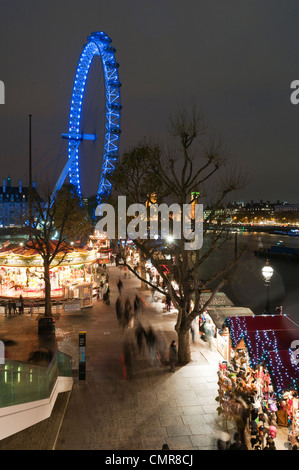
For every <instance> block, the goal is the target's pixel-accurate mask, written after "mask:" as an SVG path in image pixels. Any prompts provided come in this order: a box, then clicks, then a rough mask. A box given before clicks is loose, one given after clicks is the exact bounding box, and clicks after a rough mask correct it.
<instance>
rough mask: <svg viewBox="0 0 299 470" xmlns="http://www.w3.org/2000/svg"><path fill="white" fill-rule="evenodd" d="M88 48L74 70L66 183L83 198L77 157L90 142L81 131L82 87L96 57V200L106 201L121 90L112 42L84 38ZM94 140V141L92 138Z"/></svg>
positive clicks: (99, 36) (105, 38) (114, 159)
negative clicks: (100, 125) (99, 77)
mask: <svg viewBox="0 0 299 470" xmlns="http://www.w3.org/2000/svg"><path fill="white" fill-rule="evenodd" d="M87 41H88V42H87V44H85V45H84V46H83V51H82V54H81V56H80V59H79V63H78V66H77V71H76V76H75V81H74V86H73V93H72V101H71V108H70V118H69V132H68V135H67V138H68V158H72V163H71V165H70V168H69V182H70V184H72V185H74V186H75V187H76V189H77V192H78V195H79V196H80V197H82V191H81V182H80V170H79V155H80V142H81V141H82V140H85V139H90V140H92V139H93V137H95V136H92V135H87V134H83V133H82V131H81V130H80V124H81V113H82V103H83V100H84V94H85V84H86V80H87V76H88V72H89V67H90V65H91V63H92V60H93V58H94V57H95V56H99V57H100V59H101V61H102V66H103V72H104V82H105V137H104V149H103V160H102V168H101V171H100V179H99V184H98V189H97V200H98V202H99V203H100V202H102V201H104V200H107V198H108V197H109V195H110V193H111V189H112V182H111V177H112V175H113V173H114V170H115V167H116V163H117V159H118V156H119V137H120V133H121V129H120V112H121V108H122V106H121V103H120V86H121V83H120V82H119V77H118V66H119V64H118V63H117V62H116V61H115V56H114V54H115V52H116V50H115V48H114V47H112V46H111V42H112V40H111V39H110V38H109V37H108V36H107V34H105V33H104V32H95V33H92V34H91V35H90V36H89V37H88V38H87ZM95 138H96V137H95Z"/></svg>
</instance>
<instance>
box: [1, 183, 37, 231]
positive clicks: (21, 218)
mask: <svg viewBox="0 0 299 470" xmlns="http://www.w3.org/2000/svg"><path fill="white" fill-rule="evenodd" d="M33 187H36V183H33ZM28 214H29V188H28V187H23V185H22V180H19V185H18V186H12V181H11V178H10V176H8V178H7V180H6V179H3V186H2V187H1V186H0V227H21V226H22V225H25V223H26V221H27V220H28Z"/></svg>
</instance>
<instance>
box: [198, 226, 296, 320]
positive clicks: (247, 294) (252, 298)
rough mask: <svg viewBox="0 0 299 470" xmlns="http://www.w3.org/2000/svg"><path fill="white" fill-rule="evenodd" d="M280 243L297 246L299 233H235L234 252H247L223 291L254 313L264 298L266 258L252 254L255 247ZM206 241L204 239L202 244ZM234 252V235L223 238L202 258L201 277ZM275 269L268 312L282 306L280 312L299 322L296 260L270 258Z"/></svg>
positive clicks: (221, 263) (262, 303)
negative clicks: (204, 260) (206, 258)
mask: <svg viewBox="0 0 299 470" xmlns="http://www.w3.org/2000/svg"><path fill="white" fill-rule="evenodd" d="M278 243H280V244H281V243H283V244H284V245H285V246H288V247H296V248H298V249H299V237H291V236H287V235H284V236H282V235H272V234H268V233H256V232H255V233H246V232H243V233H242V232H238V234H237V253H238V254H239V253H240V252H241V250H242V248H243V247H245V246H247V247H248V252H247V253H246V254H245V255H244V257H243V258H242V259H241V260H240V261H239V262H238V263H237V265H236V266H235V268H234V272H233V274H232V276H231V277H230V279H229V282H228V284H227V285H226V286H225V288H223V291H224V292H225V293H226V294H227V295H228V296H229V298H230V299H231V301H232V302H233V303H234V304H235V305H237V306H242V307H248V308H250V309H251V310H252V311H253V313H254V314H262V313H263V312H264V310H265V305H266V300H267V289H266V287H265V282H264V279H263V276H262V268H263V266H264V265H265V263H266V258H264V257H259V256H255V255H254V250H256V249H258V247H259V246H261V244H262V246H263V248H264V249H267V248H269V247H270V246H271V245H277V244H278ZM206 245H207V241H205V240H204V246H203V248H205V246H206ZM234 256H235V237H234V234H232V236H231V239H230V240H228V241H226V242H225V243H224V244H223V246H222V248H221V249H219V251H217V252H215V253H214V254H213V255H212V256H210V257H209V259H208V260H207V261H206V262H205V264H204V267H203V269H202V276H203V279H208V277H209V276H210V275H211V274H212V273H214V272H216V271H217V270H220V269H221V267H222V266H224V265H225V264H226V263H227V262H231V261H232V260H233V259H234ZM269 262H270V265H271V266H272V268H273V270H274V273H273V276H272V279H271V282H270V291H269V293H270V312H271V313H275V308H276V307H279V306H282V312H283V313H284V314H287V315H290V317H291V318H292V320H294V321H295V322H296V323H297V324H299V261H287V260H281V259H279V260H278V259H272V258H269Z"/></svg>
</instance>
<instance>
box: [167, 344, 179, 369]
mask: <svg viewBox="0 0 299 470" xmlns="http://www.w3.org/2000/svg"><path fill="white" fill-rule="evenodd" d="M177 358H178V353H177V348H176V342H175V340H172V341H171V344H170V346H169V364H170V371H171V372H175V365H176V362H177Z"/></svg>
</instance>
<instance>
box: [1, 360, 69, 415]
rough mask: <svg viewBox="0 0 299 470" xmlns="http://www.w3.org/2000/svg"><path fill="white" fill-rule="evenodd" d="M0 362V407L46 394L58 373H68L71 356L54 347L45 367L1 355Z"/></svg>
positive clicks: (47, 396)
mask: <svg viewBox="0 0 299 470" xmlns="http://www.w3.org/2000/svg"><path fill="white" fill-rule="evenodd" d="M3 362H4V363H3V364H0V408H2V407H5V406H11V405H19V404H21V403H28V402H31V401H36V400H42V399H45V398H49V397H50V395H51V392H52V390H53V387H54V385H55V382H56V379H57V377H58V376H62V377H72V358H71V357H70V356H68V355H66V354H64V353H62V352H60V351H56V353H55V355H54V356H53V358H52V361H51V363H50V364H49V366H48V367H46V366H40V365H34V364H28V363H24V362H18V361H12V360H9V359H5V360H4V361H3Z"/></svg>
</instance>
